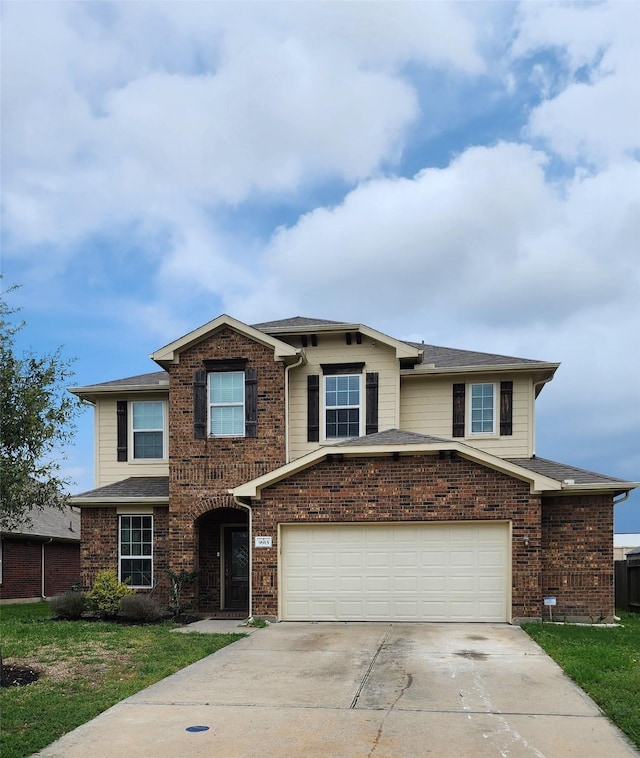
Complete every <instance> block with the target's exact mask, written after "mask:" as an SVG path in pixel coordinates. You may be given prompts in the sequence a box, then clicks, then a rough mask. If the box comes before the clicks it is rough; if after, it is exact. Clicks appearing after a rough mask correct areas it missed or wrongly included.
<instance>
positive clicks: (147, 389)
mask: <svg viewBox="0 0 640 758" xmlns="http://www.w3.org/2000/svg"><path fill="white" fill-rule="evenodd" d="M68 390H69V392H71V394H72V395H76V396H77V397H79V398H80V399H81V400H88V401H89V402H91V398H92V397H98V396H100V395H114V394H118V395H122V393H123V392H136V393H138V392H140V393H142V392H144V393H145V394H155V393H165V394H166V393H167V392H169V382H168V381H167V382H165V383H163V384H118V385H109V386H108V387H101V386H100V385H88V386H87V387H69V388H68Z"/></svg>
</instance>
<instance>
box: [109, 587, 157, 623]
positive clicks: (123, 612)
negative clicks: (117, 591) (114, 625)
mask: <svg viewBox="0 0 640 758" xmlns="http://www.w3.org/2000/svg"><path fill="white" fill-rule="evenodd" d="M119 615H120V616H122V618H125V619H129V620H130V621H143V622H146V623H150V622H152V621H157V620H158V619H159V618H160V617H161V616H162V609H161V608H160V605H159V604H158V603H157V602H156V601H155V600H154V599H153V598H152V597H150V596H149V595H142V594H137V593H136V594H135V595H127V597H123V598H122V600H121V601H120V613H119Z"/></svg>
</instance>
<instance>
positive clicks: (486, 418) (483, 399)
mask: <svg viewBox="0 0 640 758" xmlns="http://www.w3.org/2000/svg"><path fill="white" fill-rule="evenodd" d="M470 390H471V393H470V394H471V420H470V425H471V434H493V433H494V431H495V406H496V404H495V385H494V384H489V383H487V384H472V385H471V387H470Z"/></svg>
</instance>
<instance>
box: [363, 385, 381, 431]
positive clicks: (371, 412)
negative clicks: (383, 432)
mask: <svg viewBox="0 0 640 758" xmlns="http://www.w3.org/2000/svg"><path fill="white" fill-rule="evenodd" d="M366 389H367V396H366V400H367V415H366V430H365V434H376V433H377V431H378V374H377V372H372V373H368V374H367V381H366Z"/></svg>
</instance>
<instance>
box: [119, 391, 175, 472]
mask: <svg viewBox="0 0 640 758" xmlns="http://www.w3.org/2000/svg"><path fill="white" fill-rule="evenodd" d="M135 403H162V458H135V457H134V451H135V445H134V431H136V432H157V431H158V430H157V429H135V430H134V428H133V406H134V404H135ZM168 415H169V414H168V413H167V403H166V401H165V400H154V399H148V400H130V401H129V408H128V412H127V417H128V418H129V429H128V434H129V451H130V452H129V461H130V463H136V464H138V463H145V464H149V463H161V462H162V461H165V462H166V460H167V458H168V454H167V448H168V444H167V443H168V440H169V429H168Z"/></svg>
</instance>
